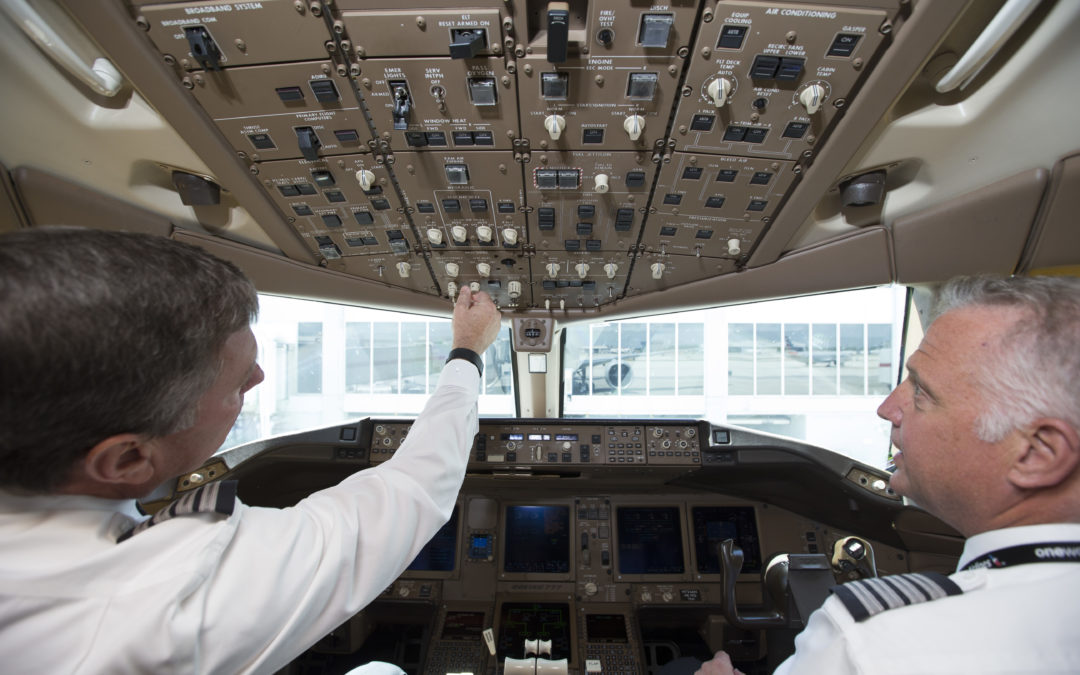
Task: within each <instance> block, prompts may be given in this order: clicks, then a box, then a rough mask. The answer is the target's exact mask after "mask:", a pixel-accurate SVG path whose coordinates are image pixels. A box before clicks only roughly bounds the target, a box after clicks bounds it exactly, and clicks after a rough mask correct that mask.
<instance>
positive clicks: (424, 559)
mask: <svg viewBox="0 0 1080 675" xmlns="http://www.w3.org/2000/svg"><path fill="white" fill-rule="evenodd" d="M457 525H458V507H457V506H455V507H454V513H453V514H451V516H450V520H448V521H446V524H445V525H443V526H442V527H440V528H439V531H438V532H436V533H435V536H434V537H432V538H431V540H430V541H428V543H426V544H424V548H422V549H420V552H419V553H417V554H416V557H415V558H414V559H413V561H412V562H411V563H409V566H408V567H406V568H405V569H406V570H407V571H412V572H451V571H453V569H454V561H455V560H457V529H458V527H457Z"/></svg>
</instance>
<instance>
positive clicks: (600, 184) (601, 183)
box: [593, 173, 611, 194]
mask: <svg viewBox="0 0 1080 675" xmlns="http://www.w3.org/2000/svg"><path fill="white" fill-rule="evenodd" d="M610 189H611V187H610V186H609V185H608V175H607V174H606V173H598V174H596V177H595V178H593V192H599V193H600V194H604V193H605V192H607V191H608V190H610Z"/></svg>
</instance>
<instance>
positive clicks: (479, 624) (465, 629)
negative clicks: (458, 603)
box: [442, 612, 484, 641]
mask: <svg viewBox="0 0 1080 675" xmlns="http://www.w3.org/2000/svg"><path fill="white" fill-rule="evenodd" d="M483 632H484V613H483V612H447V613H446V620H445V621H443V630H442V639H443V640H476V641H479V640H480V635H481V634H482V633H483Z"/></svg>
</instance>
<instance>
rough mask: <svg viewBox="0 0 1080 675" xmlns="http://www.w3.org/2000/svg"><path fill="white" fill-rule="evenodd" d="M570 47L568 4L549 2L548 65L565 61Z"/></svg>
mask: <svg viewBox="0 0 1080 675" xmlns="http://www.w3.org/2000/svg"><path fill="white" fill-rule="evenodd" d="M569 46H570V3H569V2H549V3H548V6H547V60H548V62H549V63H562V62H564V61H566V52H567V48H568V47H569Z"/></svg>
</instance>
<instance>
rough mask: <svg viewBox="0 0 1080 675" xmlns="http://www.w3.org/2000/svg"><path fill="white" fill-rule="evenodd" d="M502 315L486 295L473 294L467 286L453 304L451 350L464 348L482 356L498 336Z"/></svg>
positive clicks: (483, 293)
mask: <svg viewBox="0 0 1080 675" xmlns="http://www.w3.org/2000/svg"><path fill="white" fill-rule="evenodd" d="M501 321H502V314H500V313H499V310H498V308H496V307H495V301H494V300H492V299H491V296H490V295H488V294H487V293H485V292H483V291H480V292H479V293H476V294H474V293H473V292H472V289H470V288H469V287H468V286H463V287H462V289H461V290H460V291H459V292H458V298H457V302H456V303H454V343H453V348H454V349H457V348H458V347H464V348H465V349H471V350H473V351H474V352H476V353H477V354H483V353H484V351H486V350H487V348H488V347H490V346H491V343H492V342H494V341H495V338H496V337H497V336H498V335H499V324H500V322H501Z"/></svg>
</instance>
